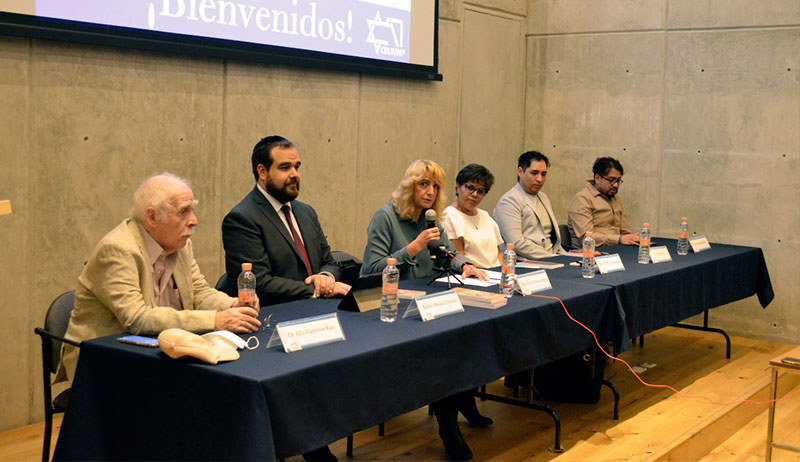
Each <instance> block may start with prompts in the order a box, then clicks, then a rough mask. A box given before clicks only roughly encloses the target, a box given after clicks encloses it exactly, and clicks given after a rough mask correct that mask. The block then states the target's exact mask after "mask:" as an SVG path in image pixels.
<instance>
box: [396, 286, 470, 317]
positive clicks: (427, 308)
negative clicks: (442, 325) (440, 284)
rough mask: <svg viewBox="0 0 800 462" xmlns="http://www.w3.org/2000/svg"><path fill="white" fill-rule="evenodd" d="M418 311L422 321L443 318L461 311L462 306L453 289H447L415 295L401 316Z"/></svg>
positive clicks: (407, 315) (462, 310) (462, 309)
mask: <svg viewBox="0 0 800 462" xmlns="http://www.w3.org/2000/svg"><path fill="white" fill-rule="evenodd" d="M417 312H419V317H420V318H422V321H423V322H426V321H431V320H434V319H438V318H443V317H445V316H449V315H451V314H456V313H463V312H464V306H463V305H461V300H460V299H459V298H458V294H457V293H456V291H455V290H447V291H445V292H439V293H436V294H430V295H425V296H422V297H417V298H415V299H414V301H413V302H411V305H409V307H408V309H406V312H405V314H403V318H404V319H405V318H407V317H409V316H411V315H413V314H416V313H417Z"/></svg>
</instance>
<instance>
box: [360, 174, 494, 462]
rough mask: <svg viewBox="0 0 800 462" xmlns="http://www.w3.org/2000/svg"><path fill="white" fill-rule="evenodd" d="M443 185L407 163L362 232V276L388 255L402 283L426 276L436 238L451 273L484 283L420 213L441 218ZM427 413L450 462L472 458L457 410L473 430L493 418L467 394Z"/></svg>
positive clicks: (378, 269) (436, 177) (437, 176)
mask: <svg viewBox="0 0 800 462" xmlns="http://www.w3.org/2000/svg"><path fill="white" fill-rule="evenodd" d="M445 183H446V178H445V173H444V170H442V167H440V166H439V164H437V163H436V162H433V161H430V160H417V161H414V162H412V163H411V165H410V166H409V167H408V170H406V173H405V176H404V177H403V179H402V180H401V181H400V184H399V185H397V188H396V189H395V191H394V192H393V193H392V201H391V202H389V203H388V204H386V205H385V206H383V207H381V208H380V209H378V211H377V212H375V214H374V215H373V216H372V220H371V221H370V223H369V228H368V229H367V246H366V248H365V249H364V264H363V266H362V267H361V274H362V275H365V274H370V273H379V272H381V271H382V270H383V268H385V267H386V260H387V259H388V258H389V257H393V258H396V259H397V268H398V269H399V270H400V279H401V280H402V279H408V278H423V277H427V278H429V277H431V276H433V274H434V270H433V262H432V261H431V255H430V252H429V250H428V247H427V246H428V242H430V241H433V240H439V241H440V242H441V245H443V246H444V247H445V248H446V249H447V250H448V251H450V252H453V253H454V254H455V257H456V258H454V259H452V260H451V263H450V264H451V269H452V270H453V272H454V273H457V274H461V275H462V277H464V278H467V277H470V276H472V277H477V278H479V279H482V280H484V281H485V280H488V277H487V276H486V273H484V272H483V271H481V270H479V269H477V268H475V266H474V265H473V264H472V263H471V262H470V261H469V260H468V259H466V258H464V257H463V256H462V255H461V254H460V253H459V252H458V251H456V249H455V248H454V247H453V245H452V244H451V243H450V240H449V239H448V238H447V234H445V233H444V232H442V229H441V227H440V226H434V227H430V228H429V227H428V224H427V222H426V219H425V211H426V210H435V211H436V212H437V216H441V213H442V208H443V207H444V204H445V201H446V199H445V194H444V191H442V188H444V185H445ZM443 380H446V377H443ZM431 409H432V410H433V412H434V414H436V420H437V421H438V422H439V436H440V437H441V438H442V442H443V443H444V448H445V451H446V452H447V455H448V457H449V458H450V460H468V459H471V458H472V451H471V450H470V449H469V446H467V443H466V442H465V441H464V437H463V436H462V435H461V430H459V428H458V421H457V420H458V413H459V412H461V413H462V414H463V415H464V417H466V418H467V421H469V423H470V425H472V426H476V427H485V426H487V425H489V424H491V423H492V419H490V418H488V417H484V416H482V415H481V414H480V413H479V412H478V408H477V406H476V405H475V399H474V398H473V396H472V392H471V391H464V392H460V393H456V394H454V395H451V396H448V397H446V398H444V399H442V400H439V401H436V402H435V403H432V404H431Z"/></svg>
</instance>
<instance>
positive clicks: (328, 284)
mask: <svg viewBox="0 0 800 462" xmlns="http://www.w3.org/2000/svg"><path fill="white" fill-rule="evenodd" d="M252 164H253V176H254V177H255V180H256V186H255V187H254V188H253V190H252V191H250V193H249V194H248V195H247V196H245V198H244V199H242V201H241V202H239V203H238V204H237V205H236V206H235V207H234V208H233V210H231V211H230V213H228V215H227V216H225V219H224V220H222V243H223V245H224V246H225V270H226V271H227V275H228V282H227V286H226V287H225V290H226V292H227V293H228V294H229V295H231V296H236V292H237V287H236V280H237V278H238V277H239V273H241V268H242V263H252V264H253V272H254V273H255V275H256V284H257V286H256V293H257V294H258V298H259V299H260V301H261V305H262V306H264V305H273V304H276V303H282V302H288V301H291V300H298V299H303V298H310V297H333V296H335V295H344V294H346V293H347V291H348V290H350V286H348V285H347V284H344V283H341V282H337V278H338V277H339V275H340V271H339V267H338V266H337V265H336V263H335V261H334V259H333V257H332V256H331V249H330V246H328V240H327V239H326V238H325V234H324V233H323V232H322V227H321V226H320V224H319V219H318V218H317V213H316V212H314V209H313V208H311V206H310V205H308V204H304V203H302V202H300V201H296V200H295V198H296V197H297V195H298V194H299V192H300V171H299V170H300V156H299V155H298V154H297V149H295V147H294V145H293V144H292V142H291V141H289V140H287V139H286V138H283V137H282V136H268V137H266V138H263V139H262V140H261V141H259V142H258V143H257V144H256V145H255V147H254V148H253V157H252ZM303 457H304V458H305V459H306V460H313V461H318V460H319V461H335V460H337V459H336V456H334V455H333V454H332V453H331V451H330V450H329V449H328V447H327V446H323V447H321V448H319V449H315V450H313V451H311V452H308V453H306V454H303Z"/></svg>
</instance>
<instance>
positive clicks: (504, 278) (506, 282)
mask: <svg viewBox="0 0 800 462" xmlns="http://www.w3.org/2000/svg"><path fill="white" fill-rule="evenodd" d="M516 266H517V252H514V244H506V250H505V251H504V252H503V264H502V267H501V271H502V273H501V274H500V293H501V294H503V295H505V296H506V297H511V296H512V295H514V282H515V280H516V276H515V275H514V271H515V270H516Z"/></svg>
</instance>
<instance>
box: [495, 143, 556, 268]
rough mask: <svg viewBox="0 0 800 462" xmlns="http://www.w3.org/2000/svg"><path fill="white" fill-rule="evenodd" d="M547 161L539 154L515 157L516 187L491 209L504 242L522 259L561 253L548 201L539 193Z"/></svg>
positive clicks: (545, 175)
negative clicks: (510, 244) (516, 159)
mask: <svg viewBox="0 0 800 462" xmlns="http://www.w3.org/2000/svg"><path fill="white" fill-rule="evenodd" d="M549 166H550V161H549V160H548V159H547V156H545V155H544V154H542V153H540V152H536V151H528V152H525V153H523V154H522V155H520V156H519V162H518V163H517V184H515V185H514V187H513V188H511V189H510V190H509V191H508V192H507V193H505V194H503V197H501V198H500V201H498V202H497V206H495V208H494V220H495V221H496V222H497V225H498V226H499V227H500V234H502V236H503V240H504V241H505V242H506V243H512V244H514V251H515V252H517V255H519V256H521V257H524V258H547V257H552V256H553V255H558V254H562V253H564V249H563V248H561V236H560V235H559V232H558V222H557V221H556V215H555V213H553V207H552V206H551V205H550V199H548V198H547V195H546V194H545V193H543V192H542V191H541V189H542V187H543V186H544V183H545V180H547V167H549Z"/></svg>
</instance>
